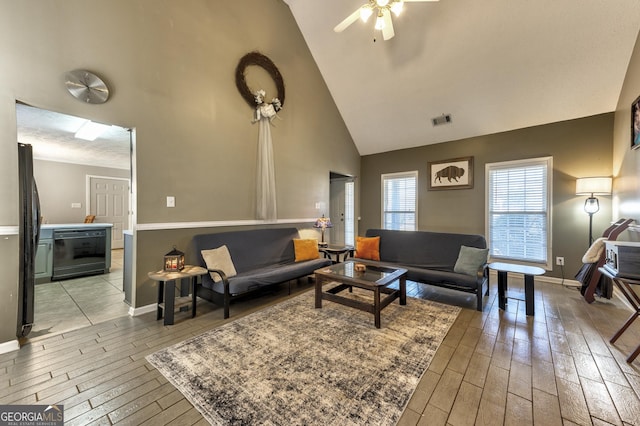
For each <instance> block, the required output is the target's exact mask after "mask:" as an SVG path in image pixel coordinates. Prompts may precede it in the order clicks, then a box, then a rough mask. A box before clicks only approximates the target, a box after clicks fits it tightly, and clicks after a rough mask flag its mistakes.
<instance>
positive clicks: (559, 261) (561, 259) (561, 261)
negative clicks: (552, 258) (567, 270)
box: [556, 256, 564, 266]
mask: <svg viewBox="0 0 640 426" xmlns="http://www.w3.org/2000/svg"><path fill="white" fill-rule="evenodd" d="M556 265H560V266H564V257H562V256H557V257H556Z"/></svg>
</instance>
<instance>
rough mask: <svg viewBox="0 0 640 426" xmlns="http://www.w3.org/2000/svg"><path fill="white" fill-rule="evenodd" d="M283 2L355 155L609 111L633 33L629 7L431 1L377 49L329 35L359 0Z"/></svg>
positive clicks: (407, 15)
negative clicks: (440, 120) (444, 119)
mask: <svg viewBox="0 0 640 426" xmlns="http://www.w3.org/2000/svg"><path fill="white" fill-rule="evenodd" d="M284 1H285V2H286V3H287V4H288V5H289V7H290V9H291V11H292V14H293V16H294V18H295V20H296V22H297V24H298V26H299V28H300V30H301V32H302V34H303V35H304V38H305V40H306V42H307V44H308V46H309V48H310V50H311V53H312V54H313V57H314V59H315V61H316V63H317V64H318V67H319V69H320V71H321V73H322V75H323V77H324V79H325V81H326V84H327V86H328V88H329V90H330V92H331V94H332V96H333V98H334V100H335V103H336V105H337V107H338V109H339V111H340V113H341V114H342V117H343V119H344V121H345V123H346V125H347V127H348V129H349V131H350V133H351V136H352V137H353V140H354V142H355V144H356V146H357V147H358V150H359V152H360V154H361V155H367V154H374V153H379V152H385V151H391V150H396V149H402V148H409V147H415V146H421V145H428V144H434V143H439V142H445V141H451V140H457V139H462V138H468V137H473V136H478V135H485V134H492V133H497V132H503V131H508V130H513V129H518V128H524V127H530V126H535V125H540V124H546V123H551V122H557V121H563V120H570V119H575V118H580V117H587V116H591V115H596V114H600V113H605V112H611V111H614V110H615V109H616V105H617V102H618V96H619V94H620V90H621V87H622V84H623V81H624V78H625V74H626V71H627V67H628V64H629V60H630V58H631V54H632V51H633V49H634V45H635V43H636V39H637V37H638V32H639V30H640V2H639V1H638V0H615V1H606V0H482V1H478V0H440V1H439V2H429V3H414V2H411V3H405V5H404V11H403V13H402V14H401V15H400V16H399V17H397V18H396V17H394V18H393V24H394V28H395V37H394V38H392V39H390V40H387V41H383V40H382V35H381V34H380V32H379V31H376V30H374V28H373V26H374V19H370V20H369V22H368V23H366V24H365V23H362V22H361V21H359V20H358V21H357V22H355V23H354V24H352V25H351V26H349V27H348V28H347V29H346V30H344V31H343V32H341V33H335V32H334V31H333V28H334V27H335V26H336V25H337V24H338V23H339V22H341V21H342V20H343V19H344V18H345V17H347V16H348V15H349V14H351V13H352V12H354V11H355V10H357V9H358V8H359V7H360V6H361V5H363V4H364V3H366V0H322V2H310V1H308V0H284ZM442 114H451V117H452V119H451V123H450V124H446V125H441V126H435V127H434V126H433V124H432V118H435V117H439V116H442Z"/></svg>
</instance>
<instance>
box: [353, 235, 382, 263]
mask: <svg viewBox="0 0 640 426" xmlns="http://www.w3.org/2000/svg"><path fill="white" fill-rule="evenodd" d="M356 257H358V258H360V259H369V260H380V237H356Z"/></svg>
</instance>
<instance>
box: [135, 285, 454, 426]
mask: <svg viewBox="0 0 640 426" xmlns="http://www.w3.org/2000/svg"><path fill="white" fill-rule="evenodd" d="M343 294H344V293H343ZM366 296H368V295H366ZM366 296H365V295H364V294H362V295H361V294H359V293H358V292H357V289H354V293H352V297H366ZM459 312H460V308H458V307H454V306H448V305H443V304H439V303H435V302H430V301H426V300H420V299H413V298H407V305H406V306H400V305H399V304H398V302H397V301H396V302H394V303H392V304H391V305H389V306H387V307H386V308H385V309H384V310H383V311H382V317H381V321H382V327H381V328H380V329H376V328H375V326H374V324H373V314H369V313H366V312H363V311H359V310H356V309H353V308H349V307H345V306H342V305H338V304H336V303H332V302H328V301H323V307H322V309H315V308H314V292H313V291H309V292H306V293H304V294H302V295H300V296H297V297H294V298H292V299H289V300H287V301H284V302H282V303H279V304H277V305H274V306H271V307H268V308H265V309H264V310H261V311H259V312H256V313H253V314H251V315H248V316H245V317H243V318H240V319H238V320H235V321H233V322H230V323H227V324H225V325H222V326H220V327H218V328H215V329H212V330H210V331H208V332H206V333H204V334H201V335H199V336H196V337H193V338H190V339H188V340H185V341H184V342H181V343H179V344H177V345H174V346H171V347H168V348H165V349H162V350H160V351H158V352H155V353H153V354H151V355H148V356H147V357H146V358H147V360H148V361H149V362H150V363H151V364H152V365H153V366H155V367H156V368H157V369H158V370H159V371H160V372H161V373H162V374H163V375H164V376H165V377H166V378H167V379H168V380H169V382H171V383H172V384H173V385H174V386H175V387H176V388H177V389H179V390H180V392H182V394H183V395H184V396H185V397H186V398H187V399H188V400H189V401H190V402H191V403H192V404H193V405H194V406H195V407H196V408H197V409H198V410H199V411H200V412H201V413H202V415H203V416H204V417H205V418H206V419H207V420H208V421H209V422H210V423H211V424H216V425H217V424H220V425H227V424H233V425H315V424H317V425H329V424H331V425H393V424H395V423H396V422H397V421H398V419H399V418H400V416H401V415H402V412H403V411H404V409H405V408H406V406H407V404H408V402H409V399H410V398H411V396H412V394H413V392H414V391H415V388H416V386H417V384H418V382H419V381H420V378H421V377H422V375H423V373H424V372H425V371H426V369H427V368H428V367H429V364H430V362H431V360H432V358H433V356H434V354H435V352H436V350H437V349H438V346H439V345H440V343H441V342H442V340H443V339H444V337H445V336H446V334H447V332H448V331H449V328H450V327H451V325H452V324H453V322H454V321H455V319H456V317H457V316H458V314H459Z"/></svg>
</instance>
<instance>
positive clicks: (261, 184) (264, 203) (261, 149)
mask: <svg viewBox="0 0 640 426" xmlns="http://www.w3.org/2000/svg"><path fill="white" fill-rule="evenodd" d="M258 121H259V124H258V126H259V128H258V176H257V178H258V182H257V212H256V213H257V217H258V219H263V220H267V221H275V220H276V172H275V165H274V163H273V143H272V141H271V123H270V120H269V117H266V116H264V115H263V116H261V117H259V120H258Z"/></svg>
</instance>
